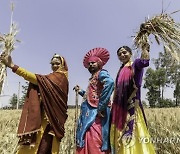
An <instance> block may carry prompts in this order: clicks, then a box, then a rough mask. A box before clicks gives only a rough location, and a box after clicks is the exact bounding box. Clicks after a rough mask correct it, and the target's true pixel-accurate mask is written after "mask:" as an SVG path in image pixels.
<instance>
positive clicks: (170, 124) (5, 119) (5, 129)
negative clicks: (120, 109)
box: [0, 108, 180, 154]
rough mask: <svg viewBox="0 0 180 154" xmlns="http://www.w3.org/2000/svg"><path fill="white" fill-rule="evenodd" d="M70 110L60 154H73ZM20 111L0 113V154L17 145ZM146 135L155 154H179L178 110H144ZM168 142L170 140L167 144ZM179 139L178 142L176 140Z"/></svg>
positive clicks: (72, 126)
mask: <svg viewBox="0 0 180 154" xmlns="http://www.w3.org/2000/svg"><path fill="white" fill-rule="evenodd" d="M74 112H75V110H74V109H69V110H68V115H69V117H68V119H67V122H66V124H65V136H64V138H63V140H62V142H61V144H60V154H73V153H74V114H75V113H74ZM20 113H21V111H20V110H0V138H1V140H0V153H1V154H11V153H12V151H13V150H14V147H15V146H16V144H17V141H18V139H17V137H16V131H17V126H18V121H19V117H20ZM145 113H146V117H147V121H148V128H149V131H150V135H151V137H152V138H154V139H159V140H156V142H155V143H154V146H155V149H156V153H159V154H179V153H180V146H179V144H180V133H179V132H180V117H179V114H180V108H165V109H145ZM170 139H174V140H171V142H170ZM178 139H179V140H178Z"/></svg>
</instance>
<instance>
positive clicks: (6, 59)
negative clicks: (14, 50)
mask: <svg viewBox="0 0 180 154" xmlns="http://www.w3.org/2000/svg"><path fill="white" fill-rule="evenodd" d="M0 60H1V62H2V63H3V64H4V65H6V66H7V67H9V68H11V69H12V71H13V72H14V73H16V74H17V75H19V76H21V77H23V78H24V79H25V80H27V81H29V82H31V83H33V84H36V85H37V79H36V75H35V74H34V73H31V72H29V71H27V70H25V69H23V68H21V67H19V66H17V65H15V64H14V63H13V61H12V57H11V56H8V55H5V54H2V55H1V56H0Z"/></svg>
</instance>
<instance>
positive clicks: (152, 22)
mask: <svg viewBox="0 0 180 154" xmlns="http://www.w3.org/2000/svg"><path fill="white" fill-rule="evenodd" d="M176 12H178V11H176ZM171 14H172V13H171ZM150 34H152V35H153V36H154V37H155V40H156V42H157V43H158V44H161V43H162V45H163V46H164V49H165V50H166V51H167V52H169V53H170V54H171V56H172V57H173V58H174V59H175V60H177V61H178V62H179V61H180V24H179V23H176V22H175V21H174V19H173V18H172V17H171V16H170V15H169V14H160V15H157V16H154V17H152V18H151V19H149V18H148V19H146V21H145V22H144V23H142V24H141V25H140V30H139V31H138V32H137V33H136V36H135V38H134V45H135V47H136V48H140V49H141V50H143V48H144V47H145V46H146V45H148V44H149V42H150V40H149V35H150Z"/></svg>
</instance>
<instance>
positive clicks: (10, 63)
mask: <svg viewBox="0 0 180 154" xmlns="http://www.w3.org/2000/svg"><path fill="white" fill-rule="evenodd" d="M0 61H1V62H2V63H3V64H4V65H6V66H7V67H9V68H13V67H14V63H13V61H12V57H11V56H10V55H7V54H6V53H2V54H1V55H0Z"/></svg>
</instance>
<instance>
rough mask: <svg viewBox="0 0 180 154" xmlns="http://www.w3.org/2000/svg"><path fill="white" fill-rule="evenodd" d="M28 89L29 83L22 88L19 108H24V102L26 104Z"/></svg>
mask: <svg viewBox="0 0 180 154" xmlns="http://www.w3.org/2000/svg"><path fill="white" fill-rule="evenodd" d="M27 89H28V82H26V85H23V86H22V93H23V95H22V97H21V98H20V100H19V107H20V108H22V106H23V104H24V102H25V98H26V94H27Z"/></svg>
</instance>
